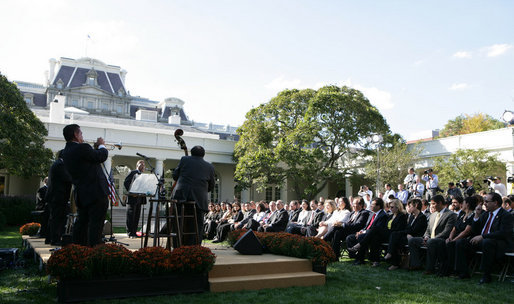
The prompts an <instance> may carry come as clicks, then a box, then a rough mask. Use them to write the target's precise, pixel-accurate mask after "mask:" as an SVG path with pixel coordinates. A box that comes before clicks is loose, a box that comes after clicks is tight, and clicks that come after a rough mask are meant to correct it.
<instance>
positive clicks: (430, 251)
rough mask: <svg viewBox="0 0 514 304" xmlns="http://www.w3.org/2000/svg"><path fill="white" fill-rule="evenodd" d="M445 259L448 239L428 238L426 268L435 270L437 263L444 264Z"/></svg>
mask: <svg viewBox="0 0 514 304" xmlns="http://www.w3.org/2000/svg"><path fill="white" fill-rule="evenodd" d="M444 261H446V240H445V239H442V238H433V239H428V241H427V264H426V270H427V271H432V272H433V271H434V270H435V266H436V263H439V264H441V265H443V263H444ZM440 270H441V269H440Z"/></svg>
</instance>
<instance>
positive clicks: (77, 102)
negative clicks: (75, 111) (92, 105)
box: [71, 99, 79, 107]
mask: <svg viewBox="0 0 514 304" xmlns="http://www.w3.org/2000/svg"><path fill="white" fill-rule="evenodd" d="M71 106H72V107H78V106H79V100H78V99H72V100H71Z"/></svg>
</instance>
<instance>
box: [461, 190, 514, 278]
mask: <svg viewBox="0 0 514 304" xmlns="http://www.w3.org/2000/svg"><path fill="white" fill-rule="evenodd" d="M484 204H485V207H486V210H487V212H482V213H483V214H481V215H480V214H479V213H481V208H479V207H477V208H476V209H475V217H474V218H473V220H474V223H473V225H472V230H471V231H472V235H474V237H473V238H471V239H467V238H466V239H460V240H458V241H457V243H456V244H455V247H456V248H455V268H456V270H457V273H458V274H459V278H461V279H465V278H469V277H470V276H469V270H468V262H467V260H468V259H467V258H468V256H470V255H471V254H472V253H474V252H475V251H476V250H481V251H482V260H481V262H480V271H482V272H483V273H484V274H483V276H482V278H481V279H480V282H479V284H484V283H489V282H491V268H492V266H493V262H494V260H495V259H496V260H500V259H503V258H504V255H505V252H509V251H511V250H512V249H513V248H514V247H513V240H512V228H513V221H514V216H513V215H512V214H510V213H509V212H508V211H506V210H505V209H503V208H501V205H502V197H501V196H500V195H499V194H498V193H495V192H491V193H489V194H487V195H486V197H485V199H484Z"/></svg>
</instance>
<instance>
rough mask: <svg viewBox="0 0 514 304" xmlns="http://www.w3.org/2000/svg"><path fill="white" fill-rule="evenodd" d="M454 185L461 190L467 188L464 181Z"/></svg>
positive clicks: (466, 183)
mask: <svg viewBox="0 0 514 304" xmlns="http://www.w3.org/2000/svg"><path fill="white" fill-rule="evenodd" d="M456 184H457V187H459V188H462V189H466V188H467V187H468V181H467V180H465V179H463V180H461V181H458V182H457V183H456Z"/></svg>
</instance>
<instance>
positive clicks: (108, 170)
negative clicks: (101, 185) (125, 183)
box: [102, 154, 113, 178]
mask: <svg viewBox="0 0 514 304" xmlns="http://www.w3.org/2000/svg"><path fill="white" fill-rule="evenodd" d="M112 157H113V155H110V154H109V156H108V157H107V159H106V160H105V161H104V163H103V168H105V172H104V173H105V175H106V176H107V178H109V174H110V173H111V167H112ZM103 168H102V169H103Z"/></svg>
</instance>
